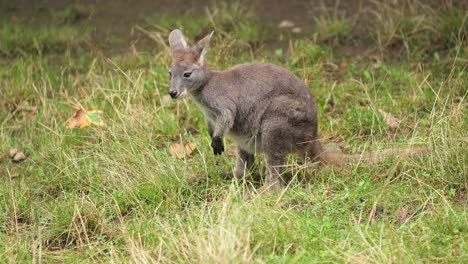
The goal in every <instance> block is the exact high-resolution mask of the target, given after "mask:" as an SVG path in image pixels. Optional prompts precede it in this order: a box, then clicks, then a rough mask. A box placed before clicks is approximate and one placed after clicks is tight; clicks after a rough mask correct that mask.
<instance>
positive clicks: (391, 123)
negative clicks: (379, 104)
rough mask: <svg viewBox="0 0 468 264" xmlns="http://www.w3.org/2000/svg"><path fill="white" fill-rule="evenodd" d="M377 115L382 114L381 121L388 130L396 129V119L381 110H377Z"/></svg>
mask: <svg viewBox="0 0 468 264" xmlns="http://www.w3.org/2000/svg"><path fill="white" fill-rule="evenodd" d="M379 113H381V114H382V116H383V119H384V121H385V123H386V124H387V125H388V126H389V127H390V130H392V131H395V130H396V129H397V127H398V119H396V118H395V117H394V116H392V115H391V114H389V113H386V112H384V111H382V109H379Z"/></svg>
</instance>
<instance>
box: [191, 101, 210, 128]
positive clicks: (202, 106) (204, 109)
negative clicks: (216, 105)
mask: <svg viewBox="0 0 468 264" xmlns="http://www.w3.org/2000/svg"><path fill="white" fill-rule="evenodd" d="M192 98H193V101H194V102H195V103H196V104H197V106H198V108H199V109H200V110H201V111H202V113H203V115H204V116H205V118H206V120H207V121H209V122H214V121H215V120H216V114H215V111H213V110H212V109H210V108H209V107H208V106H206V104H205V103H204V102H203V101H201V100H200V99H199V98H196V97H192Z"/></svg>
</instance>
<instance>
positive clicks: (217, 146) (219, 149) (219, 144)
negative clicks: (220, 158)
mask: <svg viewBox="0 0 468 264" xmlns="http://www.w3.org/2000/svg"><path fill="white" fill-rule="evenodd" d="M211 147H212V148H213V153H214V154H215V155H221V153H223V151H224V145H223V140H222V139H221V138H219V137H215V138H213V141H212V142H211Z"/></svg>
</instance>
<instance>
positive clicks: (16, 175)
mask: <svg viewBox="0 0 468 264" xmlns="http://www.w3.org/2000/svg"><path fill="white" fill-rule="evenodd" d="M18 177H19V173H18V172H14V173H12V174H11V175H10V178H12V179H14V178H18Z"/></svg>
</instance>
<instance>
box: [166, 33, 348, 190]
mask: <svg viewBox="0 0 468 264" xmlns="http://www.w3.org/2000/svg"><path fill="white" fill-rule="evenodd" d="M174 32H180V31H179V30H175V31H173V32H172V33H171V37H174V36H176V37H177V38H176V39H174V38H172V40H171V37H170V44H171V47H172V50H173V51H174V50H175V47H174V46H173V44H172V43H176V45H178V44H177V43H184V42H185V40H184V39H183V36H182V34H181V33H180V34H179V33H175V34H173V33H174ZM212 34H213V33H211V34H210V35H208V36H207V37H205V38H204V39H203V40H202V41H200V42H199V43H198V44H196V45H195V47H194V48H192V50H191V51H187V52H185V53H183V54H182V53H179V54H174V61H173V63H172V65H171V70H170V72H171V73H172V77H171V87H170V91H172V92H173V93H174V94H176V95H177V96H175V98H179V97H180V96H181V95H185V94H189V95H190V97H191V98H192V99H193V100H194V101H195V103H196V104H197V105H198V106H199V108H200V109H201V111H202V112H203V114H204V115H205V118H206V121H207V125H208V131H209V133H210V136H211V138H212V148H213V151H214V153H215V155H218V154H221V152H222V151H224V146H223V142H222V138H223V136H225V135H226V136H228V137H230V138H231V139H232V140H233V141H234V142H235V143H236V144H237V146H238V161H237V164H236V168H235V175H236V176H237V177H243V176H244V175H245V172H246V171H247V170H249V169H250V168H251V167H252V165H253V162H254V155H255V154H257V153H264V154H265V158H266V162H267V175H266V178H265V186H266V187H268V188H269V189H270V190H279V189H281V188H282V187H283V186H284V180H283V179H282V176H281V175H282V173H283V167H284V165H285V163H286V159H287V156H288V155H289V154H298V155H300V156H304V157H306V156H307V157H309V158H311V159H312V160H314V161H315V160H318V159H320V160H322V161H324V162H326V163H333V164H335V165H342V164H344V163H346V162H348V161H350V160H353V159H356V158H357V157H351V156H346V155H341V154H334V153H327V152H324V151H323V148H322V145H321V144H320V141H319V137H318V124H317V120H318V119H317V108H316V106H315V102H314V97H313V96H312V94H311V93H310V91H309V88H308V87H307V86H306V85H305V84H304V82H303V81H302V80H301V79H299V78H298V77H297V76H295V75H294V74H292V73H291V72H290V71H288V70H287V69H285V68H282V67H279V66H276V65H273V64H268V63H246V64H241V65H237V66H235V67H233V68H231V69H229V70H226V71H211V70H209V69H208V67H207V66H206V64H205V63H204V62H203V55H204V53H205V52H206V49H207V48H208V44H209V41H210V38H211V35H212ZM188 72H190V73H191V75H190V77H188V78H186V77H184V73H188Z"/></svg>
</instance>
